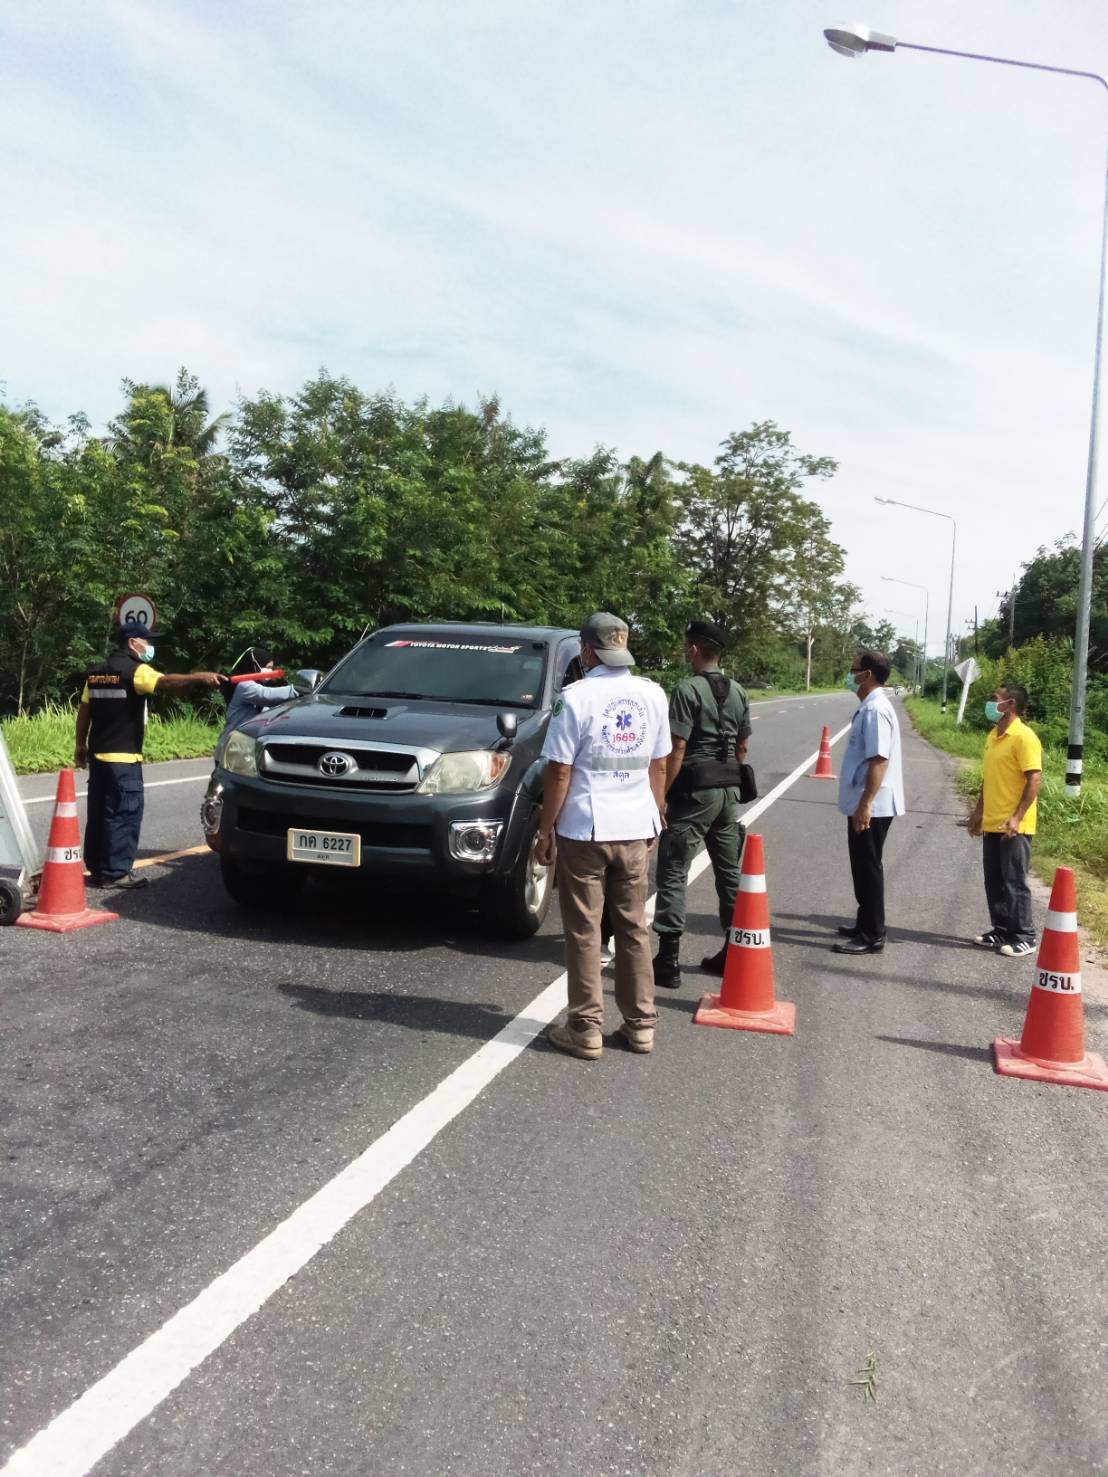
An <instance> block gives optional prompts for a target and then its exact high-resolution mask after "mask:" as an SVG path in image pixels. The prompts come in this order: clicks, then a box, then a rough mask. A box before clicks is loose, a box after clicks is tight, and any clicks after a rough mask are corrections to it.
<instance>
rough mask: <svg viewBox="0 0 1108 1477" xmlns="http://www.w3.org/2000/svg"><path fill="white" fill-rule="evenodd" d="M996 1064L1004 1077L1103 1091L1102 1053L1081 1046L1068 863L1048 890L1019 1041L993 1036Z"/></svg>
mask: <svg viewBox="0 0 1108 1477" xmlns="http://www.w3.org/2000/svg"><path fill="white" fill-rule="evenodd" d="M993 1053H994V1055H995V1057H996V1070H997V1071H998V1072H999V1073H1000V1074H1001V1076H1003V1077H1026V1078H1028V1079H1029V1080H1030V1081H1032V1082H1058V1083H1061V1085H1062V1086H1063V1087H1095V1088H1098V1089H1099V1090H1100V1091H1101V1092H1108V1066H1105V1063H1104V1058H1103V1057H1102V1056H1097V1055H1096V1054H1095V1053H1093V1052H1087V1051H1086V1050H1085V1005H1084V1001H1083V1000H1082V996H1081V943H1080V940H1079V939H1078V936H1077V889H1076V887H1075V886H1074V879H1073V868H1072V867H1059V868H1058V870H1057V871H1056V872H1055V874H1054V886H1053V887H1052V888H1051V892H1050V912H1049V913H1048V914H1047V915H1046V927H1045V928H1044V929H1043V941H1042V943H1041V945H1040V946H1039V959H1038V963H1037V964H1036V966H1035V978H1034V979H1033V980H1032V982H1031V999H1030V1000H1029V1001H1028V1005H1027V1015H1026V1017H1025V1019H1024V1023H1023V1035H1022V1036H1021V1037H1020V1039H1019V1041H1018V1043H1017V1042H1015V1041H1006V1040H1004V1039H1003V1038H1001V1039H998V1040H996V1041H994V1042H993Z"/></svg>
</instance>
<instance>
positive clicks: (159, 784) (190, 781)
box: [23, 770, 211, 805]
mask: <svg viewBox="0 0 1108 1477" xmlns="http://www.w3.org/2000/svg"><path fill="white" fill-rule="evenodd" d="M210 776H211V770H209V771H208V773H207V774H186V775H185V776H184V778H183V779H179V780H151V781H150V783H149V784H148V785H143V789H144V790H160V789H162V788H163V787H164V786H165V785H194V784H196V782H197V780H206V779H208V778H210ZM87 794H88V791H87V790H78V791H77V799H78V800H83V799H84V798H85V796H86V795H87ZM53 799H54V796H53V795H35V796H33V797H32V798H31V799H30V800H24V802H23V804H24V805H49V804H50V802H51V801H52V800H53Z"/></svg>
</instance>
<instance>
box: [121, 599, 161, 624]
mask: <svg viewBox="0 0 1108 1477" xmlns="http://www.w3.org/2000/svg"><path fill="white" fill-rule="evenodd" d="M115 618H116V622H117V623H118V624H119V625H123V624H124V622H125V621H138V623H139V624H140V625H142V626H147V627H148V628H149V629H150V630H151V631H152V630H153V629H154V622H155V621H156V620H157V618H158V608H157V606H156V605H155V604H154V601H153V600H152V598H151V597H150V596H149V595H120V596H119V598H118V599H117V600H116V602H115Z"/></svg>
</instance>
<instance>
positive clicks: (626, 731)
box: [600, 697, 647, 779]
mask: <svg viewBox="0 0 1108 1477" xmlns="http://www.w3.org/2000/svg"><path fill="white" fill-rule="evenodd" d="M602 717H603V721H602V723H601V725H600V736H601V738H602V739H603V740H604V745H605V747H606V748H607V750H608V752H609V754H611V755H612V756H613V757H621V756H630V755H632V754H637V753H638V752H639V750H640V749H641V748H642V746H643V744H644V743H645V742H646V730H647V720H646V708H645V707H644V705H643V704H642V703H641V702H639V700H638V699H637V698H626V697H621V698H616V699H615V701H613V702H610V703H609V704H608V705H607V707H606V708H605V709H604V712H603V715H602ZM637 767H638V766H636V768H637ZM609 773H611V774H613V775H614V776H615V777H616V778H617V779H627V778H628V775H627V774H626V773H624V772H623V771H622V770H619V769H612V770H610V771H609Z"/></svg>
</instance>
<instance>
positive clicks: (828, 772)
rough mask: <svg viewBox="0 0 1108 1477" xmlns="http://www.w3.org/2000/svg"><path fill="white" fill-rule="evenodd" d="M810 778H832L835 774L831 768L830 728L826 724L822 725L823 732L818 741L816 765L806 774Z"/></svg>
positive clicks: (834, 777)
mask: <svg viewBox="0 0 1108 1477" xmlns="http://www.w3.org/2000/svg"><path fill="white" fill-rule="evenodd" d="M808 778H809V779H810V780H833V779H836V778H837V775H836V774H835V773H834V771H833V770H832V768H831V730H830V729H829V728H828V726H827V724H826V723H825V724H824V725H823V733H822V735H821V737H820V741H819V758H818V759H817V760H816V767H815V769H813V770H812V772H811V774H810V775H809V776H808Z"/></svg>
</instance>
